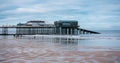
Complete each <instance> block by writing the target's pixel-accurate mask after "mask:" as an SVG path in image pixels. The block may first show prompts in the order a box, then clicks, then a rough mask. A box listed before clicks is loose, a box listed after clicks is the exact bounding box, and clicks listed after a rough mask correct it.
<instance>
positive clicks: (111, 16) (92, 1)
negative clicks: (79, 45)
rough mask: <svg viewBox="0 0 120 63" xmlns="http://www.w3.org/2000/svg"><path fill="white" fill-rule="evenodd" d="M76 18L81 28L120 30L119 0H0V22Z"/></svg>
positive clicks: (2, 23) (13, 23) (11, 22)
mask: <svg viewBox="0 0 120 63" xmlns="http://www.w3.org/2000/svg"><path fill="white" fill-rule="evenodd" d="M30 20H42V21H46V23H50V24H53V23H54V21H58V20H77V21H78V22H79V25H80V27H81V28H85V29H93V30H120V0H0V25H8V24H9V25H16V24H17V23H26V22H27V21H30Z"/></svg>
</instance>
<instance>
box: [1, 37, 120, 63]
mask: <svg viewBox="0 0 120 63" xmlns="http://www.w3.org/2000/svg"><path fill="white" fill-rule="evenodd" d="M0 63H120V48H118V47H85V46H77V45H75V44H72V45H71V44H68V45H61V43H55V42H54V43H53V42H45V41H44V40H43V41H42V40H41V41H39V40H35V39H15V38H14V39H0Z"/></svg>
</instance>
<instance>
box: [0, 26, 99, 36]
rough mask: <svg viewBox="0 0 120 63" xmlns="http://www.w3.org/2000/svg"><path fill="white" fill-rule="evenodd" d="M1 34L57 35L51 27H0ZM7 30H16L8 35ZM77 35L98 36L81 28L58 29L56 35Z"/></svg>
mask: <svg viewBox="0 0 120 63" xmlns="http://www.w3.org/2000/svg"><path fill="white" fill-rule="evenodd" d="M0 28H1V29H2V31H1V32H2V33H1V34H0V35H51V34H57V31H56V27H53V26H49V27H48V26H47V27H45V26H40V27H39V26H0ZM9 28H14V29H16V31H15V32H16V33H13V34H10V33H8V32H9ZM79 34H100V33H99V32H94V31H90V30H86V29H82V28H60V30H59V34H57V35H79Z"/></svg>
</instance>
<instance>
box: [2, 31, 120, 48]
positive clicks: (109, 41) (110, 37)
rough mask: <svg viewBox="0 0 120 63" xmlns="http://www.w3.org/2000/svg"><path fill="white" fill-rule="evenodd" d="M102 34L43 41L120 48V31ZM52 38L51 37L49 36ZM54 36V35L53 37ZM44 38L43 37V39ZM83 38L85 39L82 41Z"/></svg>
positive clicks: (24, 37)
mask: <svg viewBox="0 0 120 63" xmlns="http://www.w3.org/2000/svg"><path fill="white" fill-rule="evenodd" d="M99 32H100V33H101V34H79V35H75V37H77V36H78V37H77V38H79V39H75V38H65V36H64V35H62V36H63V37H62V36H61V37H60V38H59V37H54V38H50V37H49V39H48V38H46V37H44V39H41V40H42V41H45V40H47V42H50V41H51V40H52V42H53V43H57V42H61V43H63V45H65V44H66V43H67V45H69V44H71V43H72V44H76V45H77V46H102V47H103V46H104V47H120V30H101V31H99ZM9 33H15V30H13V29H11V30H10V32H9ZM48 36H51V35H48ZM52 36H54V35H52ZM52 36H51V37H52ZM67 36H69V37H72V35H67ZM10 38H11V39H12V38H14V36H0V39H6V40H7V39H10ZM33 38H34V36H31V35H28V36H23V37H22V38H21V39H22V40H23V39H24V40H25V39H33ZM40 38H41V37H39V36H38V37H37V36H36V38H35V39H33V40H37V41H41V40H40ZM42 38H43V37H42ZM80 38H83V39H80ZM19 39H20V38H19Z"/></svg>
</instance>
